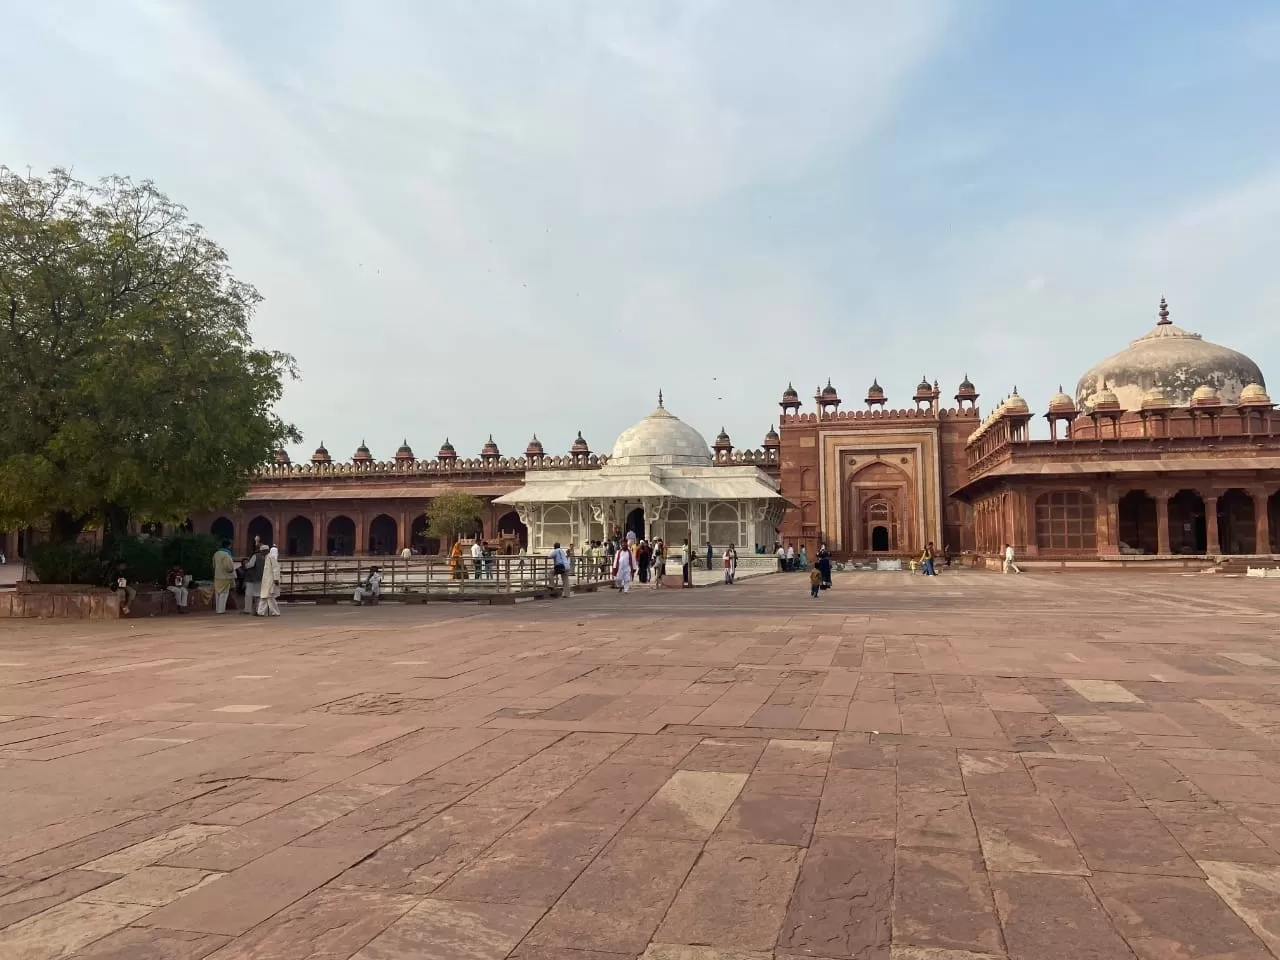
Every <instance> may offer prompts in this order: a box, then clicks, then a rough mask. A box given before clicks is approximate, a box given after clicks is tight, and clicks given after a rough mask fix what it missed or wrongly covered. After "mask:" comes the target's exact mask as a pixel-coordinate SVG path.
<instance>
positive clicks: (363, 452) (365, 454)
mask: <svg viewBox="0 0 1280 960" xmlns="http://www.w3.org/2000/svg"><path fill="white" fill-rule="evenodd" d="M351 459H352V460H354V461H355V462H356V463H368V462H369V461H371V460H372V459H373V454H372V453H370V452H369V448H368V446H366V445H365V442H364V441H363V440H361V441H360V446H358V447H356V452H355V453H353V454H352V455H351Z"/></svg>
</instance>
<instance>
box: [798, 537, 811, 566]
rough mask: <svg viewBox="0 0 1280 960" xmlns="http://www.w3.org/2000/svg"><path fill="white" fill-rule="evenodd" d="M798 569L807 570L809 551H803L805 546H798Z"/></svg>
mask: <svg viewBox="0 0 1280 960" xmlns="http://www.w3.org/2000/svg"><path fill="white" fill-rule="evenodd" d="M800 569H801V570H808V569H809V551H808V550H806V549H805V545H804V544H803V543H802V544H800Z"/></svg>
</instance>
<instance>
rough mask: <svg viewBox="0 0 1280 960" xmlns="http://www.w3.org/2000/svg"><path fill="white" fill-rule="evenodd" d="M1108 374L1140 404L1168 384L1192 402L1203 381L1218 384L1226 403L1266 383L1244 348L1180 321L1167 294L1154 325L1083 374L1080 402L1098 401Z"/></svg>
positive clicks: (1172, 396)
mask: <svg viewBox="0 0 1280 960" xmlns="http://www.w3.org/2000/svg"><path fill="white" fill-rule="evenodd" d="M1104 380H1105V381H1106V382H1107V383H1108V384H1110V386H1111V389H1112V392H1114V393H1115V394H1116V396H1117V399H1118V400H1119V401H1120V402H1121V403H1123V404H1125V405H1126V406H1128V407H1129V408H1130V409H1134V408H1136V407H1137V406H1138V405H1139V404H1140V403H1141V402H1142V398H1143V396H1145V394H1146V392H1147V391H1148V390H1150V389H1151V388H1152V387H1160V388H1161V389H1162V390H1164V393H1165V396H1167V397H1168V398H1169V401H1170V402H1171V403H1172V404H1173V405H1174V406H1187V405H1188V404H1189V403H1190V402H1191V396H1192V393H1193V392H1194V391H1195V389H1196V388H1197V387H1200V386H1202V385H1208V386H1212V387H1213V388H1215V389H1216V390H1217V391H1218V395H1219V397H1220V398H1221V400H1222V401H1223V402H1224V403H1236V402H1237V401H1238V400H1239V399H1240V393H1241V391H1242V390H1243V389H1244V388H1245V386H1246V385H1248V384H1250V383H1257V384H1258V385H1260V386H1263V387H1265V386H1266V381H1265V380H1263V378H1262V371H1261V370H1259V369H1258V365H1257V364H1256V363H1254V362H1253V361H1252V360H1251V359H1249V358H1248V357H1246V356H1245V355H1244V354H1242V353H1237V352H1236V351H1235V350H1231V349H1229V348H1228V347H1223V346H1219V345H1218V344H1216V343H1209V342H1208V341H1207V340H1204V339H1202V338H1201V336H1200V334H1198V333H1190V332H1188V331H1186V330H1183V329H1182V328H1180V327H1176V326H1174V324H1173V322H1172V321H1171V320H1170V319H1169V305H1168V304H1167V303H1166V302H1165V301H1164V299H1163V298H1162V299H1161V300H1160V310H1159V320H1158V321H1157V323H1156V325H1155V326H1154V327H1153V328H1152V329H1151V330H1150V331H1148V332H1147V333H1146V334H1145V335H1144V336H1141V337H1139V338H1138V339H1137V340H1134V341H1133V342H1132V343H1130V344H1129V346H1128V347H1127V348H1126V349H1124V350H1121V351H1120V352H1119V353H1117V354H1114V355H1113V356H1110V357H1108V358H1107V359H1106V360H1103V361H1102V362H1101V363H1099V364H1098V365H1097V366H1095V367H1093V369H1091V370H1089V371H1088V372H1087V373H1086V374H1085V375H1084V376H1083V377H1081V378H1080V382H1079V383H1078V384H1077V385H1076V403H1077V404H1079V405H1080V406H1081V407H1083V408H1088V407H1091V406H1093V405H1094V404H1095V399H1094V397H1095V394H1096V393H1098V392H1099V390H1100V389H1101V384H1102V382H1103V381H1104Z"/></svg>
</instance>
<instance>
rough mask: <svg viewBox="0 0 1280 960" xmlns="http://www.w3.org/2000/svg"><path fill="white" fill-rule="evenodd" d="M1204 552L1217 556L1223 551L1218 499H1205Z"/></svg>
mask: <svg viewBox="0 0 1280 960" xmlns="http://www.w3.org/2000/svg"><path fill="white" fill-rule="evenodd" d="M1204 539H1205V545H1204V551H1205V553H1206V554H1216V553H1219V552H1220V551H1221V550H1222V547H1221V546H1220V545H1219V544H1218V498H1217V497H1205V498H1204Z"/></svg>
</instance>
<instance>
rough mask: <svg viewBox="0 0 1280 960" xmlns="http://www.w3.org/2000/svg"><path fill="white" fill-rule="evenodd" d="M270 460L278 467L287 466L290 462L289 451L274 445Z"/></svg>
mask: <svg viewBox="0 0 1280 960" xmlns="http://www.w3.org/2000/svg"><path fill="white" fill-rule="evenodd" d="M271 462H272V463H274V464H276V465H277V466H280V467H287V466H288V465H289V462H290V461H289V451H288V450H286V449H285V448H284V447H276V449H275V450H272V451H271Z"/></svg>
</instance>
